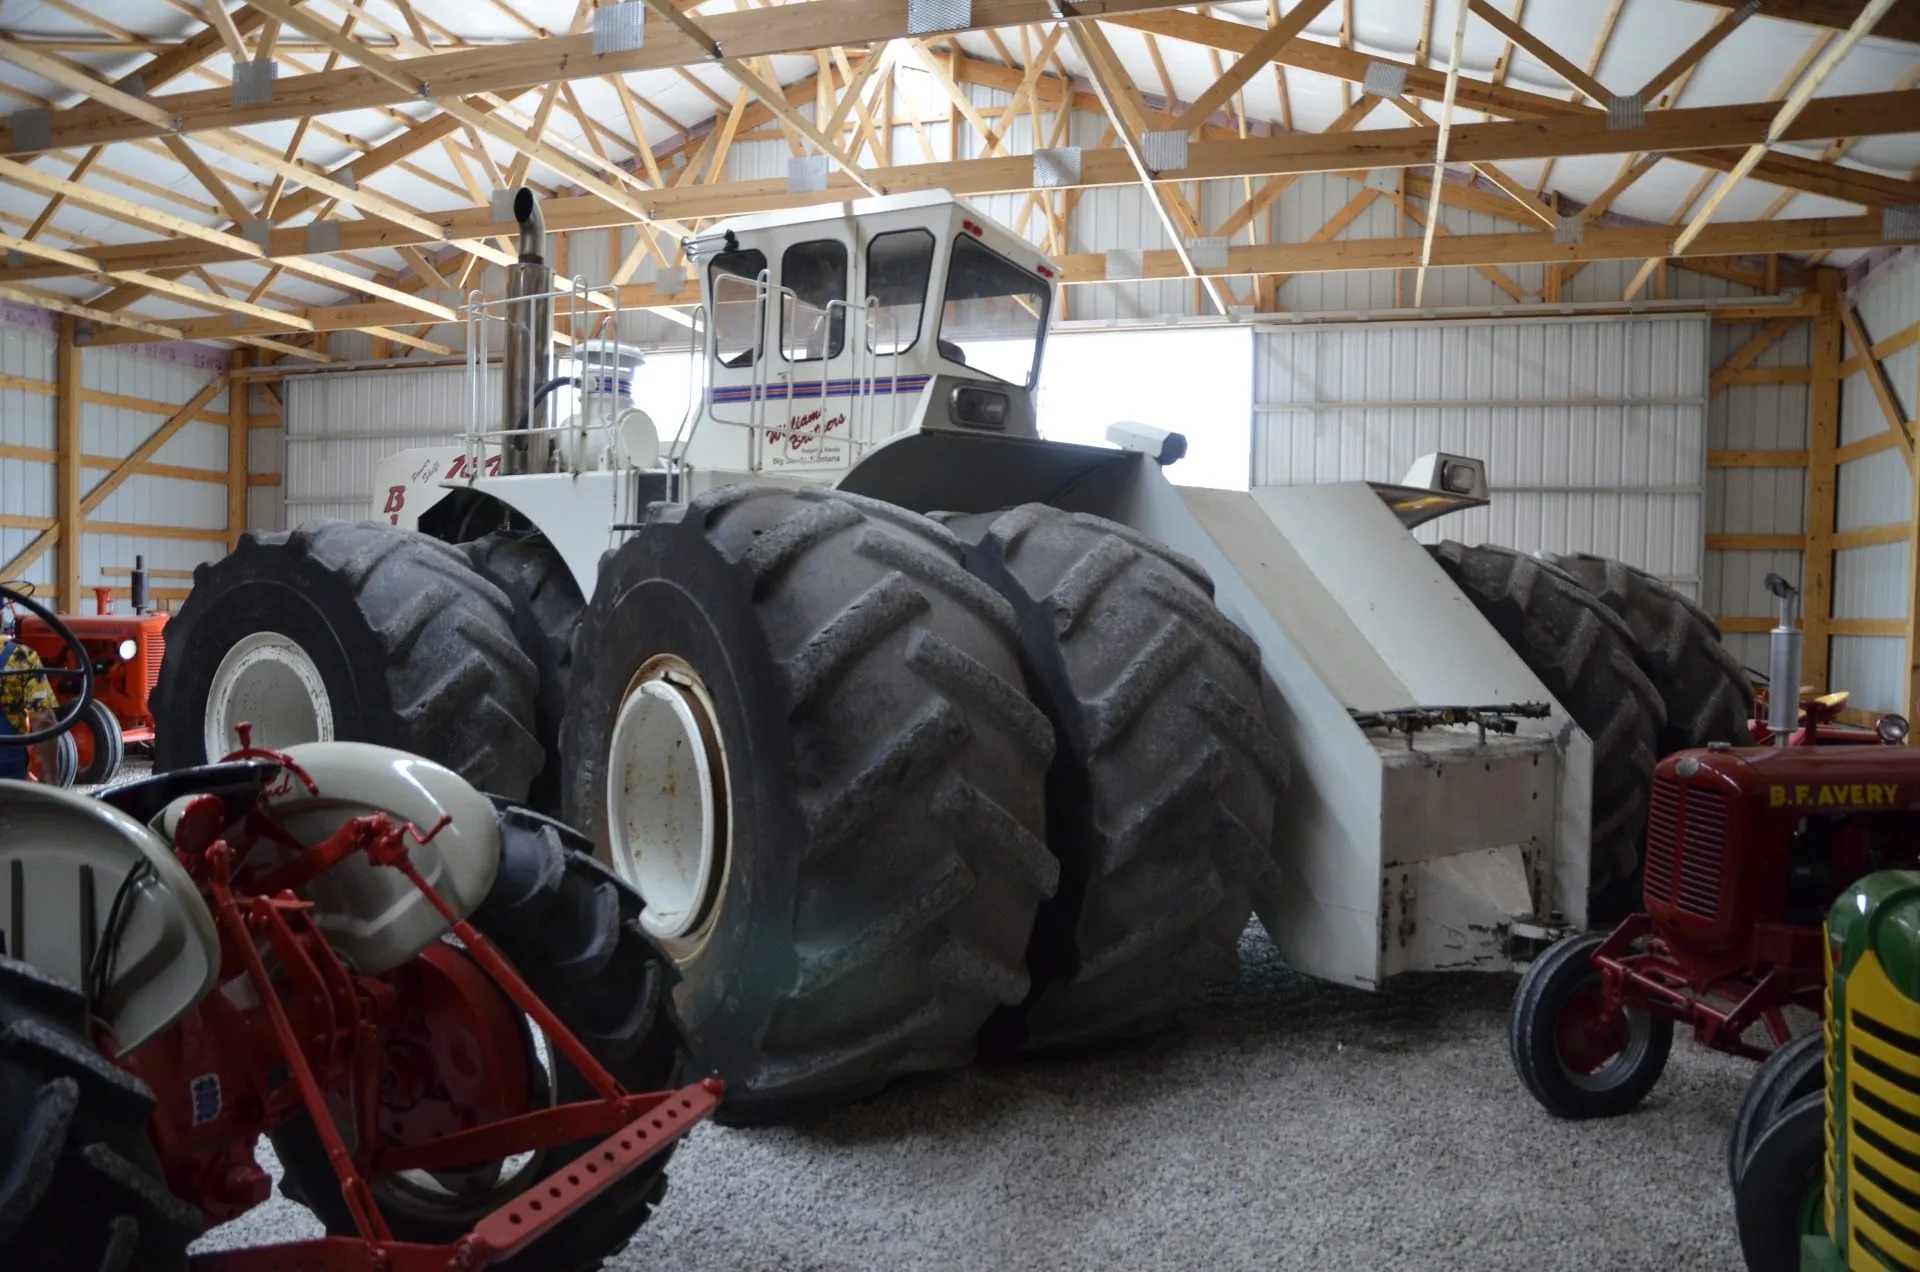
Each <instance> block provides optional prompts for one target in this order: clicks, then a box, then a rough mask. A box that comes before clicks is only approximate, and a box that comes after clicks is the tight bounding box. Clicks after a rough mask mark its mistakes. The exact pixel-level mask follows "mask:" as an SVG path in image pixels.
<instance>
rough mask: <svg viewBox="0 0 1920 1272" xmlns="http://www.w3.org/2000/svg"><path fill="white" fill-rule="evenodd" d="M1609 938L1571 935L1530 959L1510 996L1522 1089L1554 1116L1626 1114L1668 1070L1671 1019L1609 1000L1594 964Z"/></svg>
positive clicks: (1510, 1028) (1513, 1047)
mask: <svg viewBox="0 0 1920 1272" xmlns="http://www.w3.org/2000/svg"><path fill="white" fill-rule="evenodd" d="M1605 940H1606V936H1605V934H1603V933H1599V932H1589V933H1586V934H1584V935H1581V936H1570V937H1568V938H1566V939H1565V940H1563V941H1561V942H1559V943H1558V944H1557V945H1554V946H1553V947H1552V948H1551V949H1549V950H1548V951H1547V952H1546V953H1545V954H1542V955H1541V956H1540V957H1539V958H1538V959H1536V960H1535V961H1534V964H1533V966H1531V967H1529V968H1528V969H1527V974H1526V975H1525V976H1524V977H1522V978H1521V980H1520V992H1519V993H1518V994H1517V995H1515V997H1514V1000H1513V1014H1512V1016H1511V1017H1510V1019H1509V1020H1508V1030H1507V1040H1508V1043H1509V1045H1510V1047H1511V1050H1512V1054H1513V1067H1514V1071H1515V1072H1516V1073H1518V1074H1519V1076H1520V1083H1521V1085H1522V1086H1524V1087H1526V1088H1527V1093H1528V1094H1529V1095H1531V1096H1533V1098H1534V1099H1536V1100H1538V1101H1539V1102H1540V1106H1541V1107H1542V1108H1544V1109H1546V1111H1547V1112H1549V1113H1551V1114H1553V1115H1554V1116H1555V1117H1564V1118H1570V1119H1580V1118H1589V1117H1617V1116H1619V1115H1620V1114H1622V1113H1627V1112H1630V1111H1631V1110H1632V1109H1633V1108H1634V1107H1635V1106H1636V1105H1638V1104H1639V1103H1640V1101H1641V1100H1643V1099H1645V1098H1646V1096H1647V1092H1648V1091H1650V1090H1652V1089H1653V1084H1654V1083H1655V1082H1658V1081H1659V1080H1660V1074H1661V1072H1662V1071H1663V1070H1664V1069H1665V1068H1666V1067H1667V1053H1668V1052H1669V1051H1671V1050H1672V1049H1673V1021H1672V1020H1670V1019H1668V1018H1667V1017H1665V1016H1656V1015H1654V1014H1653V1013H1651V1012H1647V1011H1643V1010H1641V1009H1639V1008H1637V1007H1628V1006H1626V1005H1625V1004H1623V1003H1617V1002H1609V1001H1608V999H1607V996H1606V993H1605V987H1604V984H1603V982H1602V978H1601V975H1600V969H1599V968H1598V967H1596V966H1595V965H1594V962H1593V955H1594V951H1595V950H1598V949H1599V948H1600V946H1601V944H1602V942H1604V941H1605Z"/></svg>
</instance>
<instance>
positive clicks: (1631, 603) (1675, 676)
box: [1547, 552, 1753, 755]
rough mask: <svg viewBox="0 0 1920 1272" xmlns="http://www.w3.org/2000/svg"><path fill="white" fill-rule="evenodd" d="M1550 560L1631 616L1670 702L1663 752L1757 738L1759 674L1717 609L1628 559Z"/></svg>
mask: <svg viewBox="0 0 1920 1272" xmlns="http://www.w3.org/2000/svg"><path fill="white" fill-rule="evenodd" d="M1547 560H1549V561H1551V562H1552V563H1553V564H1555V565H1557V566H1559V567H1560V568H1561V569H1562V570H1565V571H1566V572H1567V573H1568V574H1569V575H1571V576H1572V577H1573V579H1574V581H1575V582H1577V583H1579V584H1580V586H1581V587H1583V588H1585V589H1586V590H1587V591H1589V592H1591V593H1593V595H1595V596H1597V597H1599V598H1600V601H1601V603H1602V604H1604V605H1605V606H1606V607H1607V608H1608V609H1610V610H1612V611H1613V612H1614V613H1615V614H1618V615H1619V616H1620V617H1621V618H1622V619H1624V620H1625V621H1626V624H1627V630H1628V631H1629V632H1631V633H1632V635H1633V649H1634V657H1635V659H1636V660H1637V661H1638V662H1639V665H1640V670H1641V671H1643V672H1645V673H1646V676H1647V679H1648V680H1650V681H1652V682H1653V687H1654V688H1655V689H1656V690H1658V691H1659V694H1660V701H1661V704H1662V705H1663V706H1664V707H1665V708H1666V712H1667V723H1666V727H1665V728H1663V729H1662V730H1661V731H1660V754H1662V755H1667V754H1669V753H1671V752H1674V751H1685V750H1689V749H1691V748H1693V747H1700V746H1705V745H1707V744H1708V743H1709V742H1726V743H1730V744H1732V745H1735V746H1745V745H1747V744H1748V743H1749V742H1750V741H1751V740H1752V735H1751V734H1750V733H1749V732H1748V731H1747V721H1748V720H1749V719H1751V718H1752V716H1753V681H1752V680H1751V679H1750V678H1749V677H1748V675H1747V669H1746V668H1745V667H1743V666H1741V664H1740V660H1739V659H1737V658H1735V657H1734V656H1733V654H1732V653H1731V652H1730V651H1729V650H1728V649H1727V647H1726V646H1725V645H1723V644H1722V643H1721V641H1720V625H1719V624H1718V623H1716V622H1714V621H1713V616H1712V615H1711V614H1708V613H1707V612H1706V611H1705V610H1704V609H1701V608H1700V606H1699V605H1698V604H1696V603H1695V602H1694V601H1692V600H1690V599H1689V598H1687V597H1686V596H1683V595H1682V594H1681V593H1679V592H1678V591H1676V590H1674V589H1673V588H1671V587H1668V586H1667V585H1666V584H1665V583H1663V582H1661V581H1660V580H1659V579H1657V578H1655V577H1654V576H1653V575H1651V574H1648V573H1647V572H1646V571H1645V570H1641V569H1637V568H1635V567H1634V566H1631V565H1628V564H1627V563H1626V562H1625V561H1616V560H1612V559H1609V558H1607V557H1597V556H1590V555H1588V554H1587V553H1584V552H1582V553H1576V554H1574V555H1571V556H1550V557H1548V558H1547Z"/></svg>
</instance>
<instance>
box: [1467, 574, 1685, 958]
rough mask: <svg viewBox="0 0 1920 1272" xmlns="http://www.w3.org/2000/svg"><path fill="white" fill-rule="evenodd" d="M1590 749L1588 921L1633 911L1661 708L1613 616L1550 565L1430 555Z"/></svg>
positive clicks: (1628, 635)
mask: <svg viewBox="0 0 1920 1272" xmlns="http://www.w3.org/2000/svg"><path fill="white" fill-rule="evenodd" d="M1432 551H1433V554H1434V557H1435V559H1436V560H1438V561H1439V563H1440V567H1441V568H1442V569H1444V570H1445V571H1446V572H1447V574H1448V576H1449V577H1451V578H1452V579H1453V581H1454V583H1455V584H1456V585H1457V586H1458V587H1459V588H1460V590H1461V591H1462V592H1465V593H1466V595H1467V599H1468V600H1470V601H1472V602H1473V604H1474V606H1475V608H1477V609H1478V610H1479V611H1480V613H1481V614H1482V615H1484V616H1485V617H1486V620H1487V621H1488V622H1489V623H1491V624H1492V625H1493V628H1494V630H1495V631H1497V632H1499V633H1500V635H1501V636H1502V637H1503V638H1504V639H1505V640H1506V642H1507V644H1508V645H1510V646H1512V648H1513V651H1514V652H1515V653H1516V654H1518V655H1519V656H1520V660H1521V661H1522V662H1524V663H1526V664H1527V666H1528V667H1529V668H1530V669H1531V670H1532V671H1533V674H1534V675H1536V676H1538V677H1539V678H1540V682H1541V683H1542V684H1544V685H1545V686H1546V687H1547V692H1548V693H1551V694H1552V695H1553V697H1554V700H1555V701H1556V702H1558V703H1559V704H1560V705H1561V706H1563V707H1565V708H1566V709H1567V711H1568V712H1569V713H1570V714H1571V715H1572V716H1573V719H1574V723H1576V724H1578V725H1579V726H1580V729H1581V731H1582V732H1584V733H1585V734H1586V735H1587V737H1588V739H1589V740H1590V741H1591V742H1592V743H1593V797H1592V808H1593V820H1592V830H1591V837H1590V845H1589V850H1588V851H1589V853H1590V856H1589V860H1588V902H1587V912H1588V918H1589V920H1592V919H1595V918H1599V919H1603V920H1604V919H1611V918H1614V917H1617V916H1618V915H1620V914H1623V913H1627V912H1631V911H1632V910H1635V909H1637V908H1639V902H1640V892H1639V880H1640V860H1641V854H1642V852H1643V850H1644V836H1645V833H1646V823H1647V800H1648V798H1649V793H1650V791H1651V789H1652V785H1653V766H1654V762H1655V760H1656V758H1657V756H1658V751H1657V747H1658V744H1659V739H1660V730H1661V729H1662V728H1664V727H1665V726H1666V708H1665V707H1664V706H1662V705H1661V702H1660V695H1659V693H1658V692H1657V691H1656V690H1655V689H1654V687H1653V684H1652V682H1650V681H1649V680H1648V679H1647V677H1646V675H1645V674H1644V673H1643V672H1642V671H1641V670H1640V668H1639V665H1638V663H1637V662H1636V661H1635V658H1634V641H1633V636H1632V633H1630V632H1629V631H1628V630H1627V625H1626V624H1625V623H1624V622H1623V621H1621V619H1620V617H1619V616H1618V615H1617V614H1615V613H1614V612H1613V611H1612V610H1610V609H1608V608H1607V607H1606V606H1605V605H1603V604H1601V603H1600V601H1599V600H1597V599H1596V598H1595V597H1594V596H1593V595H1592V594H1591V593H1589V592H1587V591H1585V590H1584V589H1583V588H1581V587H1580V586H1579V585H1578V584H1577V583H1575V582H1573V580H1572V579H1571V578H1570V577H1569V576H1567V575H1565V574H1562V573H1561V572H1559V571H1558V570H1557V569H1555V568H1554V567H1553V566H1550V565H1548V564H1547V563H1545V562H1543V561H1540V560H1538V559H1536V558H1534V557H1530V556H1527V555H1526V554H1525V553H1522V552H1515V551H1514V550H1513V549H1511V548H1502V547H1495V546H1493V545H1491V544H1481V545H1480V546H1479V547H1474V548H1470V547H1468V546H1467V545H1466V544H1464V543H1455V542H1453V541H1452V540H1449V541H1447V542H1445V543H1442V544H1440V545H1439V546H1438V547H1436V548H1434V549H1432Z"/></svg>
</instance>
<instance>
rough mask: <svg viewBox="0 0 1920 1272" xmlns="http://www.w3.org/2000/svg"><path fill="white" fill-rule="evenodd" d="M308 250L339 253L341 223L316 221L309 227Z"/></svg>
mask: <svg viewBox="0 0 1920 1272" xmlns="http://www.w3.org/2000/svg"><path fill="white" fill-rule="evenodd" d="M307 250H308V251H309V252H337V251H339V250H340V222H338V221H315V222H314V223H313V224H312V225H309V226H308V227H307Z"/></svg>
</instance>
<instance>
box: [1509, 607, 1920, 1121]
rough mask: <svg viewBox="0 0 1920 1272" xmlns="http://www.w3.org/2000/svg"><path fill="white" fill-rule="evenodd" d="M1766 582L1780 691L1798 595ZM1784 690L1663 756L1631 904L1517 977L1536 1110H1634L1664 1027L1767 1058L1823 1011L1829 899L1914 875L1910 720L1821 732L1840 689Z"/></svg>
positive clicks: (1518, 1056) (1512, 1034) (1577, 1113)
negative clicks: (1735, 743) (1861, 883)
mask: <svg viewBox="0 0 1920 1272" xmlns="http://www.w3.org/2000/svg"><path fill="white" fill-rule="evenodd" d="M1776 584H1777V587H1776ZM1768 586H1769V587H1770V588H1775V591H1776V595H1780V596H1781V600H1782V611H1783V614H1782V622H1781V626H1780V627H1779V628H1776V629H1775V656H1774V657H1773V659H1772V660H1771V661H1772V666H1771V667H1770V678H1771V681H1772V683H1773V684H1774V685H1775V686H1782V685H1792V684H1795V683H1796V682H1797V681H1798V678H1799V657H1798V643H1797V642H1798V636H1799V633H1798V632H1797V631H1795V630H1794V629H1793V627H1792V622H1791V619H1792V614H1791V607H1792V602H1793V598H1794V597H1795V596H1796V595H1797V593H1795V592H1794V589H1792V588H1791V587H1789V586H1788V585H1787V584H1785V583H1784V582H1783V581H1780V580H1779V579H1778V577H1777V576H1769V579H1768ZM1789 638H1790V639H1789ZM1782 646H1786V648H1784V649H1783V648H1781V647H1782ZM1797 697H1798V695H1795V694H1790V693H1789V694H1785V695H1781V694H1778V693H1776V695H1775V699H1774V701H1773V703H1771V704H1770V713H1771V718H1770V719H1769V720H1768V721H1766V722H1760V721H1756V722H1755V726H1754V734H1755V743H1756V744H1755V745H1754V746H1750V747H1730V746H1726V745H1724V744H1719V743H1716V744H1714V745H1712V746H1709V747H1707V748H1705V749H1703V750H1694V751H1683V752H1679V753H1677V754H1674V755H1670V756H1668V757H1667V758H1666V759H1664V760H1662V761H1661V762H1660V764H1659V766H1658V767H1657V768H1656V769H1655V770H1654V788H1653V798H1652V801H1651V806H1650V812H1649V816H1648V823H1647V831H1646V841H1645V842H1646V855H1645V876H1644V893H1643V896H1644V903H1645V909H1644V910H1642V911H1641V912H1640V913H1637V914H1634V915H1631V916H1629V917H1628V918H1627V919H1626V920H1625V921H1624V922H1622V923H1621V924H1620V925H1619V926H1618V927H1616V928H1614V929H1613V930H1612V931H1611V932H1589V933H1586V934H1583V935H1580V936H1573V937H1568V938H1566V939H1565V940H1562V941H1560V942H1559V943H1557V944H1555V945H1554V946H1552V947H1551V948H1550V949H1548V950H1547V951H1546V952H1545V953H1544V954H1542V955H1541V956H1540V958H1538V959H1537V960H1535V962H1534V963H1533V965H1532V966H1531V967H1530V968H1529V969H1528V970H1527V974H1526V976H1525V977H1524V978H1523V979H1522V980H1521V982H1520V990H1519V993H1518V994H1517V995H1516V997H1515V999H1514V1005H1513V1012H1512V1016H1511V1019H1510V1022H1509V1041H1510V1044H1511V1047H1512V1055H1513V1063H1514V1068H1515V1069H1516V1070H1517V1071H1518V1073H1519V1076H1520V1080H1521V1082H1522V1084H1523V1085H1525V1087H1526V1088H1527V1090H1528V1092H1529V1093H1530V1094H1532V1095H1533V1097H1534V1098H1535V1099H1536V1100H1538V1101H1539V1102H1540V1103H1541V1104H1542V1105H1543V1106H1544V1107H1545V1108H1546V1109H1547V1111H1548V1112H1550V1113H1553V1114H1554V1115H1556V1116H1558V1117H1567V1118H1585V1117H1609V1116H1613V1115H1616V1114H1620V1113H1625V1112H1627V1111H1628V1110H1630V1109H1632V1108H1633V1107H1634V1106H1635V1105H1637V1104H1638V1103H1639V1102H1640V1101H1641V1099H1643V1098H1644V1097H1645V1096H1646V1094H1647V1092H1648V1091H1649V1090H1651V1089H1652V1087H1653V1084H1654V1083H1655V1082H1656V1081H1658V1079H1659V1077H1660V1074H1661V1072H1662V1070H1663V1069H1664V1068H1665V1066H1666V1061H1667V1055H1668V1051H1669V1049H1670V1048H1671V1046H1672V1043H1673V1026H1674V1024H1675V1022H1680V1023H1684V1024H1688V1025H1691V1026H1692V1028H1693V1031H1694V1036H1695V1038H1696V1039H1697V1040H1698V1041H1700V1042H1701V1043H1703V1044H1705V1045H1706V1046H1709V1047H1712V1048H1714V1049H1715V1050H1719V1051H1725V1052H1730V1053H1732V1054H1735V1055H1742V1056H1748V1057H1751V1058H1754V1059H1763V1058H1765V1057H1766V1056H1767V1055H1769V1054H1771V1053H1772V1051H1773V1050H1774V1049H1775V1048H1777V1047H1780V1046H1782V1045H1784V1044H1786V1043H1787V1041H1788V1040H1789V1038H1790V1037H1791V1033H1792V1031H1791V1027H1790V1024H1789V1021H1788V1017H1787V1010H1788V1009H1789V1008H1800V1009H1804V1010H1805V1011H1807V1012H1811V1013H1814V1014H1815V1015H1818V1014H1820V1013H1821V1010H1822V992H1823V985H1824V973H1825V945H1824V943H1823V941H1822V937H1821V923H1822V921H1823V919H1824V917H1825V915H1826V912H1827V908H1828V907H1829V906H1830V905H1831V904H1832V903H1833V900H1834V898H1835V897H1837V896H1839V895H1840V893H1841V892H1842V891H1843V890H1844V889H1846V888H1847V887H1848V886H1849V885H1851V884H1852V883H1853V882H1854V881H1856V880H1858V879H1860V878H1861V877H1863V876H1865V875H1868V874H1871V873H1873V872H1874V871H1876V870H1884V869H1888V868H1890V867H1912V866H1915V865H1920V749H1914V748H1909V747H1906V746H1903V745H1898V744H1899V743H1902V742H1904V741H1905V739H1906V734H1907V722H1906V721H1905V720H1904V719H1903V718H1901V717H1899V716H1886V717H1883V718H1882V719H1881V721H1880V724H1879V727H1878V729H1877V730H1867V729H1849V728H1846V727H1844V726H1839V725H1836V724H1835V723H1834V717H1835V716H1836V715H1837V714H1838V711H1839V709H1840V707H1841V705H1842V704H1843V703H1844V702H1845V698H1846V696H1845V695H1844V694H1834V695H1830V696H1828V697H1824V698H1818V699H1814V700H1813V701H1811V702H1807V703H1805V704H1798V705H1797V704H1796V701H1795V700H1796V698H1797ZM1862 742H1870V743H1874V744H1875V745H1857V743H1862ZM1762 1034H1764V1038H1762V1037H1761V1036H1760V1035H1762Z"/></svg>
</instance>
